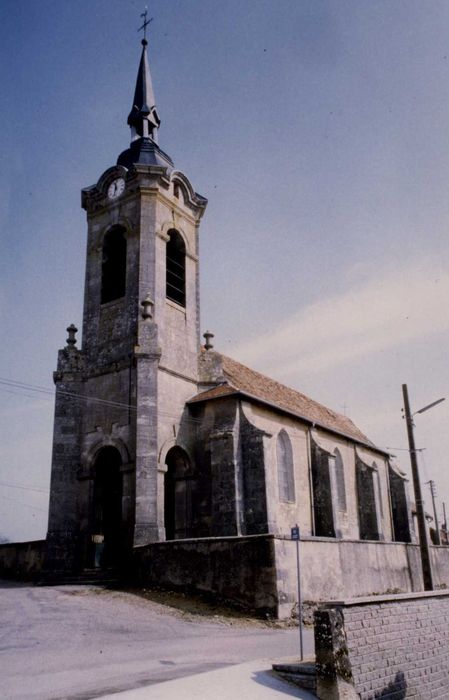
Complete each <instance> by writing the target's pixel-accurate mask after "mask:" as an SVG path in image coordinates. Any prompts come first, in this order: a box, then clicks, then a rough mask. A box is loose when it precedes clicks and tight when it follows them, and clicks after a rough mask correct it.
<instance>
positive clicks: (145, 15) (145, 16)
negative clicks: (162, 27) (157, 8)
mask: <svg viewBox="0 0 449 700" xmlns="http://www.w3.org/2000/svg"><path fill="white" fill-rule="evenodd" d="M147 15H148V7H146V8H145V12H142V14H141V15H140V16H141V17H143V24H142V26H141V27H139V29H138V30H137V31H138V32H141V31H142V29H143V39H142V43H143V42H145V43H146V42H147V27H148V25H149V24H150V22H152V21H153V17H150V19H147Z"/></svg>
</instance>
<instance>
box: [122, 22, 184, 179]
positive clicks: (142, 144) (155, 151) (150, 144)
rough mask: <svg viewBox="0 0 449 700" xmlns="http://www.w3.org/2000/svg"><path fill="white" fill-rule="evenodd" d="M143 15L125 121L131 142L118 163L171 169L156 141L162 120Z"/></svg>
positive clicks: (171, 165) (168, 160) (169, 159)
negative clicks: (155, 97) (138, 48)
mask: <svg viewBox="0 0 449 700" xmlns="http://www.w3.org/2000/svg"><path fill="white" fill-rule="evenodd" d="M142 17H144V22H143V25H142V26H141V28H140V29H143V30H144V38H143V39H142V54H141V56H140V63H139V70H138V71H137V80H136V87H135V89H134V99H133V104H132V107H131V111H130V113H129V115H128V124H129V126H130V127H131V145H130V147H129V148H128V149H127V150H126V151H123V153H121V154H120V156H119V157H118V160H117V164H118V165H123V166H125V168H130V167H131V165H134V164H136V163H140V164H142V165H161V166H164V167H168V168H170V169H171V168H173V161H172V160H171V158H170V156H168V155H167V154H166V153H164V151H162V150H161V149H160V148H159V146H158V145H157V130H158V129H159V126H160V123H161V120H160V118H159V115H158V113H157V109H156V104H155V99H154V92H153V84H152V82H151V73H150V65H149V62H148V53H147V46H148V41H147V39H146V28H147V25H148V24H149V23H150V22H151V19H149V20H147V11H146V10H145V12H144V13H143V14H142ZM139 31H140V30H139Z"/></svg>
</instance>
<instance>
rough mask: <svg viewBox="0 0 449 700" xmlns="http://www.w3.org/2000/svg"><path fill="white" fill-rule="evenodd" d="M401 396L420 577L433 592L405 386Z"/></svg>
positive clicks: (416, 461)
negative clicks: (417, 534)
mask: <svg viewBox="0 0 449 700" xmlns="http://www.w3.org/2000/svg"><path fill="white" fill-rule="evenodd" d="M402 395H403V397H404V415H405V421H406V423H407V436H408V445H409V452H410V464H411V467H412V478H413V490H414V492H415V505H416V519H417V521H418V533H419V548H420V551H421V563H422V575H423V581H424V590H425V591H433V578H432V565H431V562H430V551H429V540H428V538H427V527H426V518H425V513H424V502H423V499H422V494H421V483H420V481H419V471H418V460H417V459H416V447H415V436H414V434H413V416H412V413H411V411H410V403H409V400H408V390H407V384H403V385H402Z"/></svg>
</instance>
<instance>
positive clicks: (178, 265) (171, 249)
mask: <svg viewBox="0 0 449 700" xmlns="http://www.w3.org/2000/svg"><path fill="white" fill-rule="evenodd" d="M168 236H169V240H168V241H167V260H166V270H167V277H166V279H167V291H166V295H167V299H171V301H175V302H176V303H177V304H179V305H180V306H185V305H186V246H185V243H184V241H183V240H182V237H181V236H180V235H179V233H178V232H177V231H175V230H174V229H171V230H170V231H169V232H168Z"/></svg>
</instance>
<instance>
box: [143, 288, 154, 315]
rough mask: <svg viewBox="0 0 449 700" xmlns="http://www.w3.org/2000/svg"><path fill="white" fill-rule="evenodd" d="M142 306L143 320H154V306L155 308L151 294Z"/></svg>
mask: <svg viewBox="0 0 449 700" xmlns="http://www.w3.org/2000/svg"><path fill="white" fill-rule="evenodd" d="M140 305H141V306H142V309H143V310H142V318H144V319H147V318H153V306H154V301H153V300H152V298H151V297H150V295H149V294H147V296H146V297H145V299H144V300H143V301H141V302H140Z"/></svg>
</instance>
